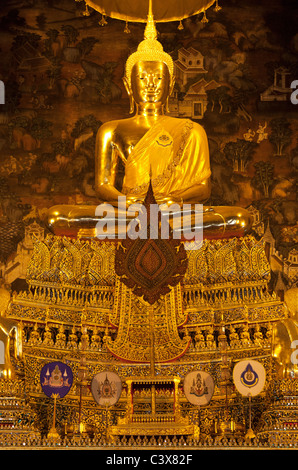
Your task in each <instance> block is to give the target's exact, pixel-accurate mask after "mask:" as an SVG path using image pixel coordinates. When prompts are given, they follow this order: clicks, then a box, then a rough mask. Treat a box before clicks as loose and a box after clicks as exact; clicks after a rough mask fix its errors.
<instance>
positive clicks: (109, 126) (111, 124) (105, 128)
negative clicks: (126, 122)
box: [97, 120, 119, 136]
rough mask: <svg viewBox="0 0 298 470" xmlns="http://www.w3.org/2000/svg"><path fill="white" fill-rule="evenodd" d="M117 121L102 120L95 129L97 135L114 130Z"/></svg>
mask: <svg viewBox="0 0 298 470" xmlns="http://www.w3.org/2000/svg"><path fill="white" fill-rule="evenodd" d="M118 123H119V121H116V120H115V121H107V122H104V123H103V124H102V125H101V126H100V128H99V129H98V131H97V135H99V136H100V135H104V134H106V133H107V132H112V133H113V132H114V131H115V129H116V128H117V126H118Z"/></svg>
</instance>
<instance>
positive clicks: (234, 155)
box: [223, 139, 257, 171]
mask: <svg viewBox="0 0 298 470" xmlns="http://www.w3.org/2000/svg"><path fill="white" fill-rule="evenodd" d="M256 147H257V144H256V143H255V142H249V141H247V140H244V139H237V140H236V142H228V143H227V144H226V145H225V147H224V149H223V151H224V154H225V156H226V157H227V159H228V160H230V161H231V162H232V164H233V169H234V171H245V169H246V166H247V164H248V162H249V161H250V160H251V159H252V157H253V154H254V151H255V148H256Z"/></svg>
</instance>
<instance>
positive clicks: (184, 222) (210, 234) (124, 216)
mask: <svg viewBox="0 0 298 470" xmlns="http://www.w3.org/2000/svg"><path fill="white" fill-rule="evenodd" d="M98 207H100V206H95V205H84V206H80V205H73V206H72V205H69V206H65V205H60V206H54V207H52V208H50V209H49V212H48V221H47V222H48V227H49V229H50V230H51V232H53V233H54V234H55V235H60V236H69V237H77V236H78V237H81V238H94V237H98V238H103V236H101V237H100V236H99V233H102V230H103V231H104V237H106V238H111V239H113V238H125V237H126V234H127V229H129V224H131V222H132V221H133V219H135V218H136V213H135V212H134V213H132V211H128V212H127V211H126V210H125V209H123V210H121V209H118V208H113V206H107V210H103V209H101V210H100V211H99V210H98ZM195 207H196V208H197V207H198V206H197V205H196V206H195V205H193V206H191V210H189V211H183V210H180V209H177V210H176V211H172V212H170V216H169V211H167V210H166V209H165V210H161V211H160V213H161V224H163V223H164V225H163V226H164V227H165V226H166V225H165V224H166V223H169V226H170V227H171V228H172V230H173V233H174V234H175V238H181V239H183V238H186V239H187V240H190V239H191V234H193V237H194V236H195V234H196V233H199V231H200V230H202V229H203V238H208V239H215V238H230V237H242V236H244V235H245V234H246V233H248V232H249V230H250V229H251V222H252V221H251V216H250V213H249V212H248V211H247V210H246V209H243V208H241V207H228V206H213V207H210V206H200V207H201V208H202V211H200V210H196V209H195ZM109 208H110V210H109ZM139 220H140V219H139ZM143 220H144V219H143ZM151 220H152V219H151ZM156 220H157V219H156ZM156 220H155V221H153V224H155V225H157V221H156ZM150 223H152V222H150ZM99 225H100V229H97V228H96V227H98V226H99ZM102 227H104V228H103V229H102ZM163 233H167V232H166V231H165V232H163ZM128 236H129V235H128Z"/></svg>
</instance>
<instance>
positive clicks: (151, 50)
mask: <svg viewBox="0 0 298 470" xmlns="http://www.w3.org/2000/svg"><path fill="white" fill-rule="evenodd" d="M139 61H161V62H164V63H165V64H166V65H167V67H168V69H169V73H170V76H171V77H172V76H173V75H174V63H173V59H172V57H171V56H170V55H169V54H167V53H166V52H165V51H164V50H163V47H162V44H161V43H160V42H159V41H158V40H157V31H156V27H155V22H154V16H153V10H152V0H149V8H148V16H147V23H146V28H145V31H144V40H143V41H141V42H140V44H139V46H138V49H137V51H136V52H134V53H133V54H131V55H130V56H129V57H128V59H127V61H126V66H125V77H126V80H127V81H128V83H129V85H130V76H131V69H132V68H133V66H134V64H136V63H137V62H139Z"/></svg>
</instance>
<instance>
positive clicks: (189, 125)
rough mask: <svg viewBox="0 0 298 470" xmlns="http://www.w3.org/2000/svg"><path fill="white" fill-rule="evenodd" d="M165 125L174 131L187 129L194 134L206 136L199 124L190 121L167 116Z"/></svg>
mask: <svg viewBox="0 0 298 470" xmlns="http://www.w3.org/2000/svg"><path fill="white" fill-rule="evenodd" d="M167 124H168V125H169V126H170V127H172V128H174V129H177V128H178V127H179V128H180V129H182V128H185V129H188V130H189V131H191V132H193V133H195V134H200V135H205V134H206V133H205V129H204V128H203V126H201V124H199V123H198V122H195V121H192V120H191V119H186V118H175V117H171V116H167Z"/></svg>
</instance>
